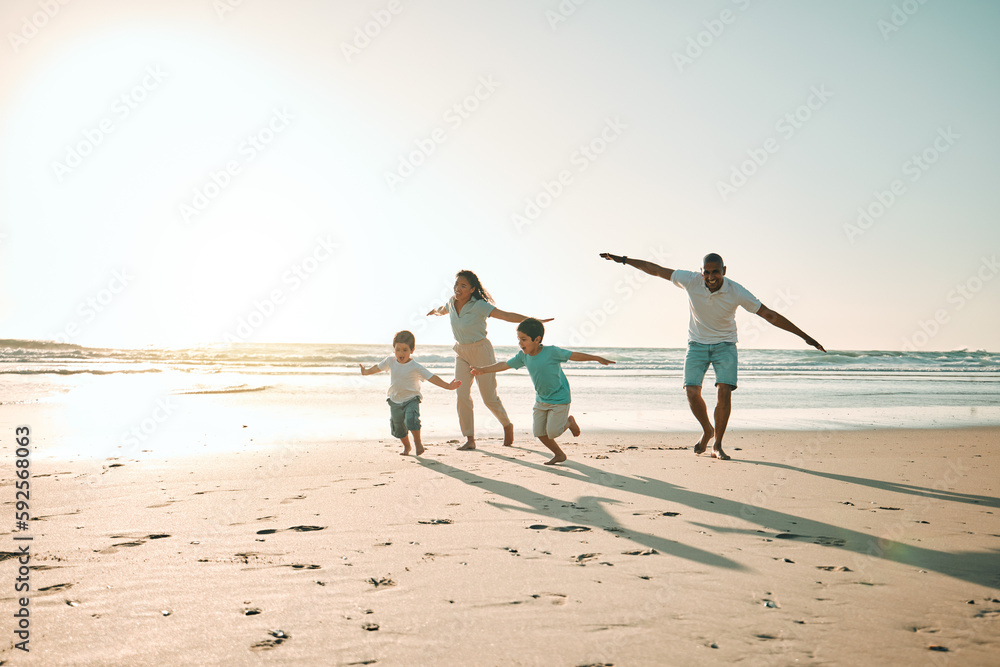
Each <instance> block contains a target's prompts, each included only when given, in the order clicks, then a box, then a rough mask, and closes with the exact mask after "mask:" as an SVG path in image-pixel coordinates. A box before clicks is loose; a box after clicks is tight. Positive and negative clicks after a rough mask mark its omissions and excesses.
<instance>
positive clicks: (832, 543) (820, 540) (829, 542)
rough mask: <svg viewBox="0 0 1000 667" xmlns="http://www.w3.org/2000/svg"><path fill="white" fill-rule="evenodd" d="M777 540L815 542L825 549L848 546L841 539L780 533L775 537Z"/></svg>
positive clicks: (845, 541)
mask: <svg viewBox="0 0 1000 667" xmlns="http://www.w3.org/2000/svg"><path fill="white" fill-rule="evenodd" d="M774 539H776V540H813V544H819V545H822V546H824V547H842V546H844V545H845V544H847V540H844V539H842V538H839V537H824V536H822V535H820V536H819V537H810V536H809V535H796V534H795V533H778V534H777V535H775V536H774Z"/></svg>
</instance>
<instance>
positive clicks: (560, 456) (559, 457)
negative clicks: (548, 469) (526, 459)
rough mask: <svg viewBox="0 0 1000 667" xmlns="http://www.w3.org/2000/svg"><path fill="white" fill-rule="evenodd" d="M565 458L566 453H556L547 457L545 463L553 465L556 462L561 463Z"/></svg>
mask: <svg viewBox="0 0 1000 667" xmlns="http://www.w3.org/2000/svg"><path fill="white" fill-rule="evenodd" d="M565 460H566V455H565V454H556V455H555V456H553V457H552V458H551V459H549V460H548V461H546V462H545V465H547V466H552V465H555V464H557V463H562V462H563V461H565Z"/></svg>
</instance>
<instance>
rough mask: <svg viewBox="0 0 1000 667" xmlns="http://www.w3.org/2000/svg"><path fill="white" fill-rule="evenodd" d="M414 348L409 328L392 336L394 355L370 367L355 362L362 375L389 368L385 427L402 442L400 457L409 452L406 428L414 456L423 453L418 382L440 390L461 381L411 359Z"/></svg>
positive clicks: (459, 383)
mask: <svg viewBox="0 0 1000 667" xmlns="http://www.w3.org/2000/svg"><path fill="white" fill-rule="evenodd" d="M416 347H417V341H416V338H415V337H414V336H413V334H412V333H410V332H409V331H400V332H399V333H397V334H396V335H395V336H394V337H393V339H392V348H393V352H394V353H395V354H393V355H390V356H388V357H386V358H385V359H383V360H382V361H380V362H378V364H376V365H375V366H372V367H371V368H365V366H364V364H358V365H359V366H361V374H362V375H374V374H375V373H380V372H382V371H384V370H386V369H388V370H389V397H388V398H387V399H386V402H387V403H388V404H389V426H390V428H391V430H392V437H394V438H399V439H400V440H401V441H402V443H403V451H402V452H400V455H402V456H405V455H407V454H409V453H410V437H409V435H408V434H407V431H409V432H410V433H413V444H414V446H415V447H416V453H417V456H420V455H421V454H423V453H424V446H423V445H422V444H421V443H420V399H421V398H422V396H421V394H420V382H421V381H422V380H427V381H428V382H430V383H431V384H436V385H437V386H439V387H441V388H442V389H451V390H455V389H458V388H459V386H461V384H462V382H461V381H460V380H453V381H452V382H445V381H444V380H442V379H441V378H439V377H438V376H437V375H434V373H431V372H430V371H429V370H427V369H426V368H424V367H423V366H421V365H420V364H418V363H417V362H415V361H414V360H413V359H411V358H410V355H411V354H413V350H415V349H416Z"/></svg>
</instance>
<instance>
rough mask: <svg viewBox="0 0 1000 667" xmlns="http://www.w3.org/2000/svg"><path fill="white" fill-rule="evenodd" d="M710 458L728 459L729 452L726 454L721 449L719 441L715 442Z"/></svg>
mask: <svg viewBox="0 0 1000 667" xmlns="http://www.w3.org/2000/svg"><path fill="white" fill-rule="evenodd" d="M712 458H713V459H719V460H720V461H728V460H729V454H726V453H725V452H724V451H722V445H720V444H719V443H715V446H714V447H712Z"/></svg>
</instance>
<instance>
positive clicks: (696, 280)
mask: <svg viewBox="0 0 1000 667" xmlns="http://www.w3.org/2000/svg"><path fill="white" fill-rule="evenodd" d="M601 257H603V258H604V259H610V260H612V261H614V262H619V263H621V264H627V265H629V266H632V267H635V268H637V269H639V270H640V271H645V272H646V273H648V274H650V275H652V276H658V277H660V278H663V279H664V280H669V281H670V282H672V283H673V284H675V285H677V286H678V287H680V288H682V289H684V290H685V291H687V295H688V302H689V303H690V306H691V319H690V320H689V324H688V351H687V356H686V357H685V359H684V391H685V392H686V393H687V399H688V405H690V406H691V412H693V413H694V416H695V419H697V420H698V423H699V424H701V428H702V430H703V431H704V435H702V437H701V440H699V441H698V442H697V444H695V446H694V453H695V454H702V453H704V452H705V449H706V448H707V447H708V442H709V441H710V440H711V439H712V438H713V437H714V438H715V444H714V445H713V446H712V456H713V457H715V458H717V459H721V460H723V461H728V460H729V455H727V454H726V453H725V452H724V451H723V450H722V437H723V436H724V435H725V434H726V425H727V424H728V423H729V414H730V412H732V393H733V391H734V390H735V389H736V386H737V385H736V364H737V355H736V308H737V307H739V306H742V307H743V308H744V309H745V310H747V311H748V312H750V313H755V314H757V315H760V316H761V317H762V318H764V319H765V320H767V322H769V323H770V324H772V325H774V326H776V327H778V328H779V329H784V330H785V331H789V332H791V333H793V334H795V335H796V336H798V337H799V338H801V339H802V340H804V341H805V342H806V343H808V344H809V345H812V346H813V347H815V348H816V349H817V350H821V351H823V352H826V350H825V349H824V348H823V346H822V345H820V344H819V343H817V342H816V341H815V340H814V339H813V338H811V337H810V336H808V335H806V334H805V332H803V331H802V330H801V329H799V328H798V327H797V326H795V325H794V324H792V323H791V322H789V321H788V320H787V319H786V318H785V317H784V316H782V315H780V314H779V313H776V312H775V311H773V310H771V309H770V308H768V307H767V306H765V305H764V304H762V303H761V302H760V301H759V300H758V299H757V297H755V296H754V295H753V294H751V293H750V292H749V291H747V289H746V288H744V287H743V286H742V285H740V284H739V283H737V282H735V281H732V280H729V279H728V278H726V277H725V276H726V265H725V263H724V262H723V261H722V257H720V256H719V255H717V254H715V253H714V252H713V253H710V254H708V255H705V258H704V260H702V269H701V275H699V274H697V273H695V272H693V271H680V270H677V271H675V270H673V269H667V268H664V267H662V266H660V265H658V264H654V263H652V262H647V261H644V260H641V259H630V258H628V257H625V256H618V255H612V254H611V253H607V252H604V253H601ZM710 364H711V366H712V368H713V370H714V371H715V386H716V387H718V388H719V399H718V401H717V403H716V406H715V425H714V426H713V425H712V421H711V420H710V419H709V418H708V407H707V406H706V405H705V399H703V398H702V397H701V383H702V381H703V380H704V379H705V373H706V371H708V367H709V365H710Z"/></svg>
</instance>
